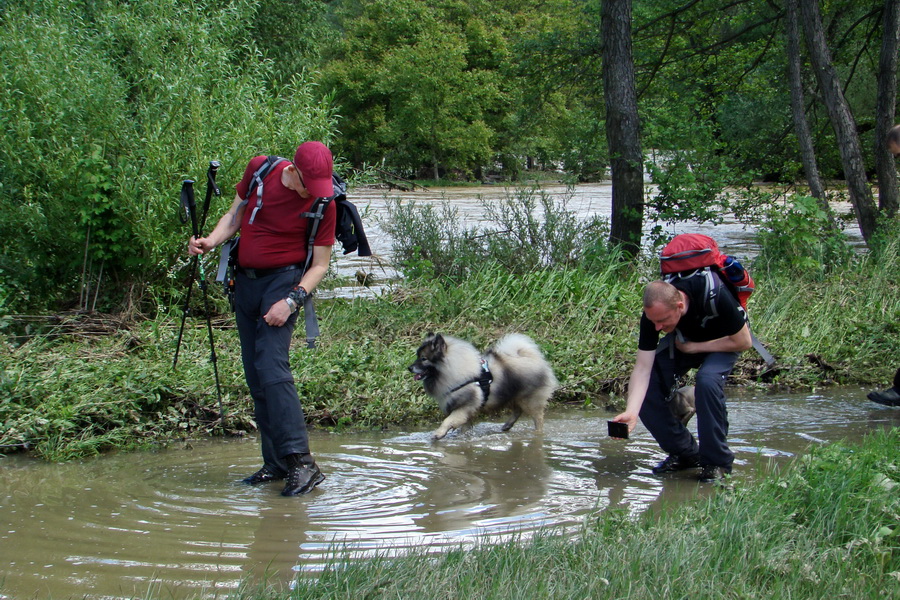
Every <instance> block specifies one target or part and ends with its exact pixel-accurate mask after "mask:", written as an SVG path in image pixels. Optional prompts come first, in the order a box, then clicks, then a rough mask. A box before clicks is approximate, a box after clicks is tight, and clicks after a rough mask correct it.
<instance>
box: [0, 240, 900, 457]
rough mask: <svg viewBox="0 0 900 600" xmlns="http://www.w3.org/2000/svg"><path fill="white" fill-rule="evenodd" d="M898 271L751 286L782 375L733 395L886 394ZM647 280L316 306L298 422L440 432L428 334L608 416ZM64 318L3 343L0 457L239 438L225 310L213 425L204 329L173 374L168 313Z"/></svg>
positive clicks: (592, 271) (234, 352) (774, 278)
mask: <svg viewBox="0 0 900 600" xmlns="http://www.w3.org/2000/svg"><path fill="white" fill-rule="evenodd" d="M897 273H900V260H898V259H897V252H896V251H893V252H885V253H882V254H880V255H879V258H878V260H873V259H862V260H860V261H857V262H856V263H854V264H853V265H852V268H848V269H847V270H845V271H843V272H835V273H832V274H831V275H829V276H828V277H824V278H822V277H819V278H817V279H815V280H803V279H800V278H797V277H794V276H779V275H777V274H775V273H757V279H758V291H757V292H756V293H755V294H754V295H753V297H752V298H751V300H750V311H751V315H752V321H753V326H754V329H755V331H756V333H757V335H758V336H759V337H760V338H761V339H762V340H763V341H764V342H766V343H767V345H768V347H769V349H770V350H771V351H772V352H773V353H774V354H775V355H776V356H777V357H778V364H777V366H776V368H775V369H774V370H771V371H766V370H765V369H764V363H763V362H762V360H761V359H760V358H759V356H758V355H756V353H755V352H753V351H749V352H747V353H745V355H744V356H743V358H742V359H741V361H740V362H739V364H738V366H737V369H736V371H735V373H734V376H733V377H732V380H731V382H730V383H731V384H732V385H753V386H772V385H775V386H781V387H783V388H792V389H804V388H805V389H809V388H813V387H818V386H827V385H833V384H860V385H864V386H872V387H882V386H885V385H886V384H887V382H888V381H889V380H890V378H891V376H892V374H893V371H894V369H896V367H897V366H898V365H897V361H896V357H897V356H898V355H900V335H898V334H900V297H898V296H897V294H896V290H897V289H898V281H897V277H898V275H897ZM651 275H652V273H651V271H650V267H648V268H647V270H646V271H644V272H638V271H635V270H634V267H633V265H630V264H621V263H619V262H618V261H616V260H614V259H613V258H611V259H610V260H608V261H606V262H603V261H595V262H594V263H592V264H591V266H590V267H589V268H588V267H584V266H578V267H571V268H561V269H553V270H550V269H548V270H538V271H531V272H528V273H526V274H524V275H511V274H509V273H508V272H506V270H504V269H502V268H500V267H496V266H486V267H484V268H482V269H480V270H476V271H473V272H472V274H471V275H469V276H468V277H466V278H465V279H464V280H462V281H459V282H456V283H446V282H443V281H441V280H437V281H425V280H414V281H410V282H408V283H407V284H405V285H403V286H401V287H397V288H396V289H394V290H393V291H391V292H390V293H387V294H385V295H384V296H383V297H380V298H377V299H374V300H364V299H357V300H328V301H325V300H319V301H318V305H317V306H318V312H319V317H320V320H321V322H322V331H323V337H322V338H321V342H320V347H319V349H318V350H317V351H316V352H314V353H311V352H309V351H308V350H306V349H305V348H304V347H303V344H302V343H301V342H300V341H299V336H300V333H298V334H297V335H298V342H297V343H296V344H295V346H294V348H293V350H292V363H293V369H294V373H295V376H296V379H297V382H298V387H299V390H300V394H301V397H302V399H303V402H304V408H305V410H306V412H307V416H308V419H309V421H310V422H311V423H312V424H313V426H316V427H326V428H333V429H338V430H339V429H341V428H347V427H362V428H388V427H393V426H398V425H401V424H402V425H405V426H410V425H414V424H419V423H422V424H424V423H428V425H429V426H430V425H431V424H433V423H434V422H436V421H437V420H438V418H439V414H438V411H437V408H436V406H435V404H434V403H433V402H432V401H430V400H429V399H427V398H426V397H425V395H424V393H423V392H422V390H421V386H420V385H417V384H415V383H414V382H413V381H412V378H411V376H409V373H408V372H407V371H406V366H407V365H408V364H409V363H410V362H412V360H413V358H414V353H415V349H416V348H417V346H418V344H419V343H420V341H421V339H422V338H423V336H424V334H425V333H426V332H428V331H441V332H448V333H452V334H455V335H457V336H460V337H464V338H467V339H469V340H471V341H472V342H473V343H475V344H476V345H477V346H479V347H484V346H487V345H488V344H490V343H491V342H492V341H493V340H495V339H496V338H497V337H498V336H500V335H501V334H503V333H505V332H509V331H520V332H524V333H526V334H528V335H531V336H533V337H534V339H535V340H537V341H538V342H539V344H540V345H541V347H542V348H543V349H544V351H545V353H546V354H547V357H548V358H549V360H550V362H551V363H552V364H553V366H554V369H555V371H556V373H557V376H558V378H559V380H560V383H561V386H562V387H561V388H560V390H559V392H558V393H557V395H556V396H555V397H554V401H555V402H557V403H578V404H588V403H592V404H595V405H598V406H607V407H612V408H617V407H620V406H621V405H622V401H623V398H622V392H623V390H624V385H625V382H626V380H627V377H628V374H629V369H630V367H631V363H632V361H633V358H634V352H635V347H636V339H635V336H636V325H637V320H638V316H639V314H640V308H639V306H640V292H641V288H642V285H643V282H645V281H646V280H647V279H648V278H649V277H651ZM198 312H199V311H198ZM71 319H72V321H71V322H69V323H68V324H67V323H65V322H57V323H55V324H53V325H52V326H48V327H45V329H44V331H43V333H42V334H40V335H37V336H34V337H30V338H27V339H25V341H24V343H21V344H14V343H12V342H10V343H6V344H3V345H2V347H0V452H3V453H9V452H14V451H20V450H29V451H32V452H34V453H35V454H36V455H38V456H41V457H43V458H46V459H49V460H66V459H71V458H76V457H80V456H86V455H90V454H94V453H97V452H101V451H104V450H107V449H118V448H134V447H141V446H143V445H147V444H158V443H165V441H167V440H170V439H173V438H180V437H184V436H190V435H204V434H207V433H215V434H222V433H225V434H240V433H241V432H243V431H247V430H252V428H253V425H252V421H251V418H252V415H251V413H250V402H249V401H248V396H247V391H246V386H245V384H244V382H243V375H242V371H241V366H240V356H239V350H238V340H237V334H236V331H235V330H234V329H233V319H232V317H231V316H230V315H222V316H221V317H217V318H216V319H215V320H214V321H215V325H216V328H215V333H214V336H215V342H216V351H217V355H218V369H219V375H220V380H221V384H222V403H223V408H224V412H225V414H226V416H225V418H224V419H221V420H220V419H218V412H219V410H218V401H217V397H216V388H215V383H214V377H213V371H212V368H211V364H210V360H209V357H210V352H209V345H208V337H207V332H206V327H205V322H204V320H203V319H201V318H197V317H193V318H191V319H189V321H188V327H187V329H186V332H185V336H184V340H183V341H182V345H181V350H180V356H179V361H178V367H177V369H173V368H172V357H173V354H174V350H175V340H176V338H177V333H178V326H179V323H180V319H181V314H180V307H175V308H174V309H173V311H172V312H171V313H169V314H166V315H161V316H159V317H158V318H156V319H153V320H145V321H138V322H128V323H124V322H114V323H112V324H111V325H108V326H107V327H105V328H104V327H100V326H98V325H97V323H95V321H97V320H98V319H99V317H98V316H97V315H88V316H84V315H82V316H77V315H74V316H72V317H71ZM8 330H10V328H8ZM23 339H24V338H17V342H21V341H22V340H23ZM861 400H863V399H862V398H861ZM863 401H864V400H863Z"/></svg>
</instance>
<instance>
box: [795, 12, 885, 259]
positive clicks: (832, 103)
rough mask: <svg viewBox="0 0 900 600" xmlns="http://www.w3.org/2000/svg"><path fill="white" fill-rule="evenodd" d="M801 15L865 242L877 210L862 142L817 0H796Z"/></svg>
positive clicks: (868, 238) (875, 222)
mask: <svg viewBox="0 0 900 600" xmlns="http://www.w3.org/2000/svg"><path fill="white" fill-rule="evenodd" d="M799 1H800V13H801V15H802V19H801V22H802V23H803V31H804V34H805V36H806V45H807V48H808V49H809V56H810V61H811V62H812V65H813V69H814V70H815V73H816V79H817V80H818V82H819V87H820V88H821V90H822V97H823V100H824V102H825V106H826V108H827V109H828V115H829V117H830V119H831V126H832V128H833V129H834V133H835V136H836V137H837V143H838V148H839V150H840V155H841V162H842V164H843V166H844V177H845V178H846V181H847V190H848V192H849V195H850V202H851V204H852V205H853V209H854V212H855V213H856V219H857V222H858V223H859V229H860V232H861V233H862V236H863V239H864V240H866V242H868V241H869V240H871V239H872V237H873V235H874V234H875V228H876V225H877V217H878V210H877V208H876V206H875V200H874V198H873V197H872V189H871V188H870V187H869V182H868V180H867V178H866V169H865V161H864V160H863V154H862V146H861V144H860V141H859V134H858V133H857V127H856V121H855V119H854V118H853V113H852V112H851V110H850V105H849V103H848V102H847V99H846V97H845V96H844V91H843V89H842V88H841V82H840V79H839V78H838V74H837V71H836V70H835V68H834V65H833V63H832V60H831V52H830V50H829V49H828V44H827V43H826V41H825V31H824V29H823V27H822V16H821V14H820V12H819V3H818V0H799Z"/></svg>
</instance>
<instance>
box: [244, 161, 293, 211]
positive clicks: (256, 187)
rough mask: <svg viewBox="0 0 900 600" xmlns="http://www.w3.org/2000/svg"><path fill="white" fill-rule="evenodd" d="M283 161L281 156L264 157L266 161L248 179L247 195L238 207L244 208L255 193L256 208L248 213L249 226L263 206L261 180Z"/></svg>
mask: <svg viewBox="0 0 900 600" xmlns="http://www.w3.org/2000/svg"><path fill="white" fill-rule="evenodd" d="M285 160H287V159H286V158H282V157H281V156H275V155H269V156H267V157H266V160H264V161H263V163H262V164H261V165H260V166H259V168H258V169H257V170H256V171H254V173H253V176H252V177H250V184H249V185H248V186H247V194H246V195H245V196H244V200H243V202H241V204H240V205H241V206H246V205H247V203H249V202H250V196H252V195H253V192H254V191H256V206H254V207H253V212H252V213H250V221H249V223H250V224H251V225H252V224H253V220H254V219H256V213H257V212H259V209H260V208H262V205H263V200H262V199H263V187H264V186H263V180H265V178H266V176H267V175H268V174H269V173H271V172H272V169H274V168H275V165H277V164H279V163H281V162H282V161H285ZM235 217H236V215H235ZM235 217H232V219H234V218H235Z"/></svg>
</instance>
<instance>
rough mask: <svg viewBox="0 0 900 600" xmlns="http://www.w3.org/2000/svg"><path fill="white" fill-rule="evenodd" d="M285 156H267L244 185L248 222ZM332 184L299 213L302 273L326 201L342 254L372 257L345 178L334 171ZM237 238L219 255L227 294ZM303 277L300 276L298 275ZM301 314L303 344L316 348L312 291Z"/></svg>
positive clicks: (316, 326)
mask: <svg viewBox="0 0 900 600" xmlns="http://www.w3.org/2000/svg"><path fill="white" fill-rule="evenodd" d="M286 160H288V159H286V158H282V157H280V156H274V155H273V156H267V157H266V160H264V161H263V163H262V165H260V167H259V168H258V169H257V170H256V171H254V173H253V176H252V177H251V178H250V184H249V186H248V187H247V194H246V195H245V196H244V204H247V203H249V201H250V196H252V195H253V192H254V191H256V192H257V193H256V206H254V207H253V212H252V213H250V221H249V222H250V223H253V220H254V219H255V218H256V213H257V212H258V211H259V210H260V209H262V207H263V192H264V190H265V184H264V182H265V179H266V176H267V175H269V173H271V172H272V169H273V168H275V166H276V165H278V164H280V163H281V162H282V161H286ZM331 184H332V187H333V189H334V195H332V196H330V197H328V198H316V200H315V201H314V202H313V204H312V206H311V207H310V209H309V210H308V211H305V212H302V213H300V214H299V216H300V217H302V218H307V219H309V220H310V222H309V227H307V237H306V264H304V265H303V273H305V272H306V270H307V269H309V265H310V264H311V263H312V256H313V246H314V243H315V240H316V235H317V234H318V232H319V223H320V222H321V221H322V217H324V216H325V209H327V208H328V204H329V203H331V202H334V203H335V231H334V236H335V239H336V240H337V241H339V242H340V243H341V246H342V247H343V250H344V254H349V253H351V252H356V253H357V255H359V256H372V249H371V248H370V247H369V241H368V239H367V238H366V232H365V231H364V230H363V225H362V219H361V218H360V216H359V211H358V210H357V209H356V206H354V205H353V203H352V202H350V201H349V200H347V182H346V181H344V180H343V179H342V178H341V177H340V176H339V175H338V174H337V173H332V174H331ZM239 241H240V240H239V238H233V239H231V240H229V241H228V242H226V243H225V244H223V245H222V251H221V256H220V259H219V275H218V277H217V278H216V279H217V281H220V282H223V283H224V284H225V289H226V293H229V294H231V293H232V292H231V290H232V288H233V285H234V277H233V272H234V268H235V266H236V261H237V244H238V242H239ZM301 277H302V275H301ZM303 314H304V319H305V322H306V344H307V346H308V347H309V348H315V347H316V338H317V337H319V322H318V320H317V319H316V309H315V307H314V306H313V297H312V294H309V295H308V296H307V297H306V301H305V302H304V304H303Z"/></svg>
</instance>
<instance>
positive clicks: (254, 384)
mask: <svg viewBox="0 0 900 600" xmlns="http://www.w3.org/2000/svg"><path fill="white" fill-rule="evenodd" d="M300 275H301V272H300V270H292V271H285V272H283V273H275V274H272V275H266V276H264V277H260V278H259V279H250V278H249V277H247V276H246V275H244V274H243V273H241V272H238V273H237V274H236V279H235V286H234V307H235V317H236V321H237V327H238V334H239V335H240V338H241V360H242V362H243V364H244V376H245V377H246V379H247V385H248V387H249V388H250V396H251V397H252V398H253V402H254V416H255V418H256V425H257V427H258V428H259V433H260V441H261V444H262V456H263V461H264V463H265V464H266V465H268V466H269V467H271V468H272V469H273V470H274V471H276V472H278V473H280V474H284V473H286V472H287V470H288V469H287V464H286V463H285V460H284V457H285V456H287V455H289V454H309V436H308V434H307V430H306V417H305V415H304V414H303V407H302V406H301V404H300V398H299V396H298V395H297V387H296V386H295V385H294V376H293V374H292V373H291V369H290V364H289V354H288V351H289V349H290V346H291V337H292V335H293V333H294V325H295V324H296V322H297V313H294V314H293V315H291V317H290V318H289V319H288V321H287V322H286V323H285V324H284V325H282V326H281V327H272V326H270V325H268V324H267V323H266V322H265V321H264V320H263V318H262V317H263V315H265V314H266V313H267V312H268V310H269V308H270V307H271V306H272V305H273V304H275V303H276V302H278V301H279V300H282V299H284V298H285V297H286V296H287V295H288V292H289V291H290V289H291V288H292V287H293V286H295V285H297V283H299V280H300Z"/></svg>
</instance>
